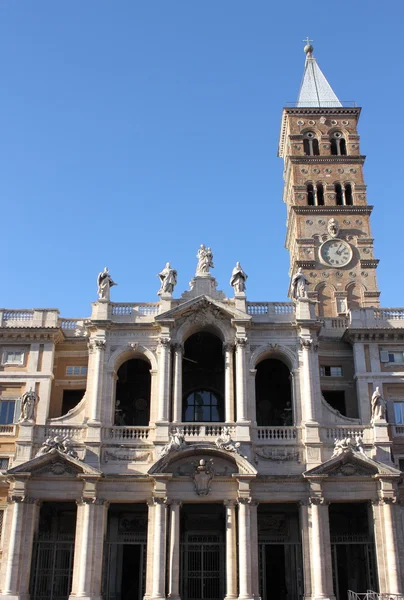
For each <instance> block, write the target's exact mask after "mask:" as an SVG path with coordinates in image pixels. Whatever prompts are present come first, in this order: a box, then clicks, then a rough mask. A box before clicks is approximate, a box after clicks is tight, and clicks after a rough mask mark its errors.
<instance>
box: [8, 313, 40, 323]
mask: <svg viewBox="0 0 404 600" xmlns="http://www.w3.org/2000/svg"><path fill="white" fill-rule="evenodd" d="M33 319H34V311H33V310H7V311H4V312H3V323H7V322H8V321H33Z"/></svg>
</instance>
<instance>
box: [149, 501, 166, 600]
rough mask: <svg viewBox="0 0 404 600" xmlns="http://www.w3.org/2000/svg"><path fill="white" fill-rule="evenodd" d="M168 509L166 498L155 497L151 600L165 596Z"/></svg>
mask: <svg viewBox="0 0 404 600" xmlns="http://www.w3.org/2000/svg"><path fill="white" fill-rule="evenodd" d="M166 511H167V504H166V498H154V535H153V538H154V558H153V585H152V595H151V600H157V599H158V598H165V582H166V574H165V564H166V534H167V522H166V521H167V519H166Z"/></svg>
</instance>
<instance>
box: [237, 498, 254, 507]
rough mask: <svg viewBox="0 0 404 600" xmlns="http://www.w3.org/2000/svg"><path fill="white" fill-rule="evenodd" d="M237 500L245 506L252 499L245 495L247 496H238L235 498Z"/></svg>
mask: <svg viewBox="0 0 404 600" xmlns="http://www.w3.org/2000/svg"><path fill="white" fill-rule="evenodd" d="M237 502H238V503H239V504H243V505H244V506H247V505H249V504H251V502H252V500H251V498H250V497H247V498H239V499H238V500H237Z"/></svg>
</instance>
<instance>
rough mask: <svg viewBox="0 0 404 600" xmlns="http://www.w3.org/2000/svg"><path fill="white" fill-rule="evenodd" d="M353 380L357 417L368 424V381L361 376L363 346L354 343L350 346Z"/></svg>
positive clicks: (364, 366)
mask: <svg viewBox="0 0 404 600" xmlns="http://www.w3.org/2000/svg"><path fill="white" fill-rule="evenodd" d="M352 350H353V356H354V365H355V379H356V396H357V402H358V406H359V415H360V417H361V420H362V423H363V424H366V423H370V400H369V391H368V381H367V379H366V378H365V377H361V375H362V376H363V375H366V374H367V371H366V360H365V344H363V343H360V342H354V343H353V344H352Z"/></svg>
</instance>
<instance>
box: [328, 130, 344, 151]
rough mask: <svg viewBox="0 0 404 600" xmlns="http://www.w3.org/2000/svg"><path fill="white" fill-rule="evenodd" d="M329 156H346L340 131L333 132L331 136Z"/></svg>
mask: <svg viewBox="0 0 404 600" xmlns="http://www.w3.org/2000/svg"><path fill="white" fill-rule="evenodd" d="M331 154H332V155H333V156H341V155H343V156H345V155H346V143H345V139H344V136H343V135H342V133H341V132H340V131H334V133H333V134H332V135H331Z"/></svg>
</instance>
